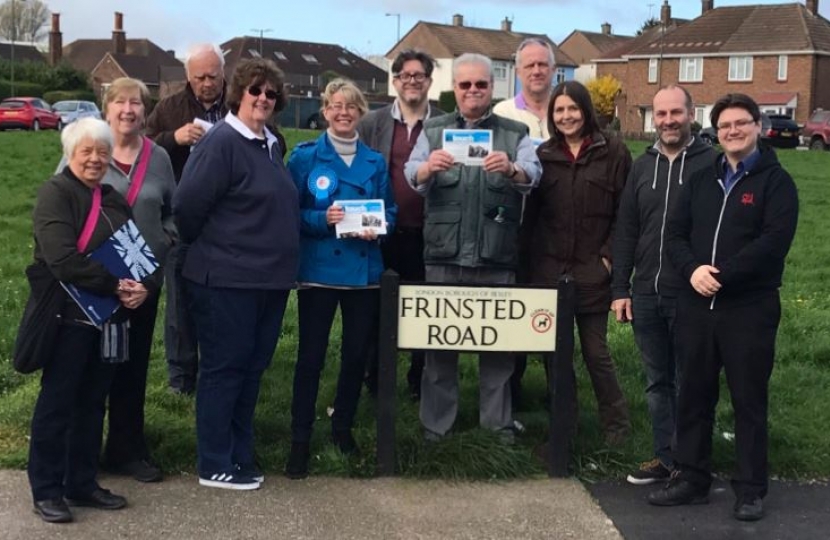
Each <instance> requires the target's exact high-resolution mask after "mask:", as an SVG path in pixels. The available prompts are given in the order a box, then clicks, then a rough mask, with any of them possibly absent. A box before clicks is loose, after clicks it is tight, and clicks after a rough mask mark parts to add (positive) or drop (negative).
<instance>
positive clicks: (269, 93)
mask: <svg viewBox="0 0 830 540" xmlns="http://www.w3.org/2000/svg"><path fill="white" fill-rule="evenodd" d="M263 92H265V97H266V98H267V99H270V100H271V101H274V100H275V99H277V98H278V97H280V93H279V92H277V91H276V90H263V89H262V88H260V87H259V86H249V87H248V93H249V94H250V95H252V96H254V97H259V95H260V94H261V93H263Z"/></svg>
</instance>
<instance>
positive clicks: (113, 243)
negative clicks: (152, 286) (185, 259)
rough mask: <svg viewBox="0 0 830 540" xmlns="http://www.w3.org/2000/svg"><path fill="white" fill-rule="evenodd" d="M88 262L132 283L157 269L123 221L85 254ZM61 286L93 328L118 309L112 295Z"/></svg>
mask: <svg viewBox="0 0 830 540" xmlns="http://www.w3.org/2000/svg"><path fill="white" fill-rule="evenodd" d="M89 258H90V259H93V260H96V261H98V262H100V263H101V264H103V265H104V267H105V268H106V269H107V270H109V272H110V274H112V275H114V276H116V277H118V278H127V279H134V280H136V281H142V280H143V279H144V278H146V277H147V276H149V275H150V274H152V273H153V272H155V271H156V269H157V268H158V266H159V265H158V262H157V261H156V257H155V255H153V252H152V251H151V250H150V246H148V245H147V242H146V241H145V240H144V237H143V236H142V235H141V232H140V231H139V230H138V227H136V225H135V222H134V221H133V220H129V221H127V222H126V223H125V224H124V225H122V226H121V228H120V229H118V230H117V231H115V232H114V233H113V235H112V236H110V237H109V238H108V239H107V240H106V241H105V242H104V243H103V244H101V245H100V246H98V248H96V249H95V251H93V252H92V253H90V254H89ZM61 285H63V288H64V289H66V292H67V293H69V296H70V297H72V299H73V300H74V301H75V303H77V304H78V306H79V307H80V308H81V310H82V311H83V312H84V313H85V314H86V316H87V318H88V319H89V321H90V322H91V323H92V324H94V325H95V326H101V324H103V323H104V322H106V321H107V319H109V318H110V317H111V316H112V314H113V313H115V312H116V311H117V310H118V308H119V307H120V306H121V302H120V301H119V300H118V297H117V296H115V294H111V295H106V296H101V295H99V294H95V293H93V292H90V291H88V290H86V289H82V288H79V287H76V286H75V285H72V284H71V283H64V282H61Z"/></svg>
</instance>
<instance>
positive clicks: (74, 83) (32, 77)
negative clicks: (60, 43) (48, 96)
mask: <svg viewBox="0 0 830 540" xmlns="http://www.w3.org/2000/svg"><path fill="white" fill-rule="evenodd" d="M11 71H12V63H11V62H10V61H8V60H1V59H0V79H6V80H8V79H10V78H11ZM14 79H15V81H26V82H31V83H36V84H39V85H41V86H42V87H43V90H42V91H41V93H39V94H38V96H40V95H41V94H42V93H43V92H44V91H50V90H90V89H91V87H90V86H89V76H88V75H87V74H86V73H84V72H83V71H78V70H77V69H75V68H73V67H72V66H70V65H69V64H67V63H65V62H64V63H61V64H59V65H57V66H54V67H53V66H50V65H49V64H47V63H45V62H15V63H14Z"/></svg>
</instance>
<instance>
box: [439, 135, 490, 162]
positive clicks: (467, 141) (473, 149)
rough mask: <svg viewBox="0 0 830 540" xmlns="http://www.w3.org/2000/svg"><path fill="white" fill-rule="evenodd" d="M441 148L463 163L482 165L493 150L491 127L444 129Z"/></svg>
mask: <svg viewBox="0 0 830 540" xmlns="http://www.w3.org/2000/svg"><path fill="white" fill-rule="evenodd" d="M442 139H443V141H444V144H443V148H444V150H446V151H447V152H449V153H450V154H452V156H453V158H455V162H456V163H462V164H464V165H483V164H484V158H486V157H487V156H489V155H490V152H492V151H493V130H491V129H445V130H444V133H443V137H442Z"/></svg>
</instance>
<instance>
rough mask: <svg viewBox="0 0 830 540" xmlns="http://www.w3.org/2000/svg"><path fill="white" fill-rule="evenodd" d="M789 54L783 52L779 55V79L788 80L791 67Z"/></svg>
mask: <svg viewBox="0 0 830 540" xmlns="http://www.w3.org/2000/svg"><path fill="white" fill-rule="evenodd" d="M789 58H790V57H789V56H787V55H786V54H782V55H780V56H779V57H778V80H779V81H786V80H787V71H788V68H789Z"/></svg>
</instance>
